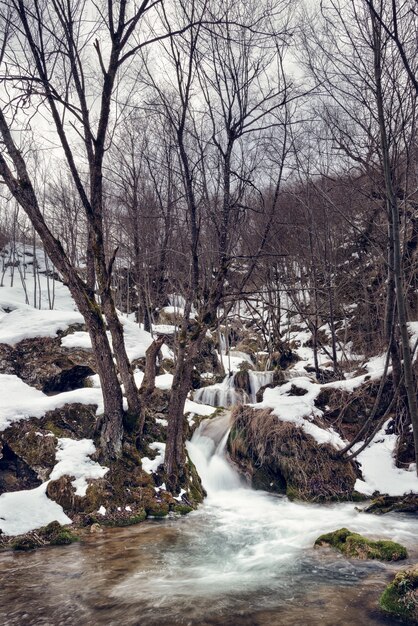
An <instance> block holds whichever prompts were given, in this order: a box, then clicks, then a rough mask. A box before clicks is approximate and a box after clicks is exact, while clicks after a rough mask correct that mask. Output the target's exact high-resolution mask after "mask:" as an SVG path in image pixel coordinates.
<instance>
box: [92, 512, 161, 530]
mask: <svg viewBox="0 0 418 626" xmlns="http://www.w3.org/2000/svg"><path fill="white" fill-rule="evenodd" d="M146 517H147V513H146V511H145V509H139V510H138V511H137V512H136V513H134V515H130V516H129V517H116V518H115V519H106V520H102V524H103V525H104V526H111V527H117V528H118V527H123V526H134V525H135V524H140V523H141V522H143V521H144V520H145V519H146ZM155 517H158V516H155Z"/></svg>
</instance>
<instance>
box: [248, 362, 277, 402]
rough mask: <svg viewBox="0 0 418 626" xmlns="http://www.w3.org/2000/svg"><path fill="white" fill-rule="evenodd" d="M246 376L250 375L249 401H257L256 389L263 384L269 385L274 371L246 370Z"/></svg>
mask: <svg viewBox="0 0 418 626" xmlns="http://www.w3.org/2000/svg"><path fill="white" fill-rule="evenodd" d="M248 376H249V377H250V388H251V402H252V403H255V402H257V391H259V389H261V387H264V386H265V385H270V384H271V383H272V382H273V378H274V372H272V371H267V372H255V371H254V370H248Z"/></svg>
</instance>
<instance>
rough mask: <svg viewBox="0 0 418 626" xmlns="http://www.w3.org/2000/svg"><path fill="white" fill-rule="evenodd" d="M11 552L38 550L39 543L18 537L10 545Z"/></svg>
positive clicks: (33, 539) (24, 537) (31, 538)
mask: <svg viewBox="0 0 418 626" xmlns="http://www.w3.org/2000/svg"><path fill="white" fill-rule="evenodd" d="M11 547H12V550H16V551H17V550H24V551H27V550H35V549H36V548H39V542H38V541H36V539H35V538H34V537H30V536H29V537H27V536H25V535H23V537H19V538H18V539H16V540H15V541H12V543H11Z"/></svg>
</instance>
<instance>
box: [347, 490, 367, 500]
mask: <svg viewBox="0 0 418 626" xmlns="http://www.w3.org/2000/svg"><path fill="white" fill-rule="evenodd" d="M351 499H352V500H353V502H364V501H365V500H368V496H365V495H364V494H363V493H360V492H359V491H353V493H352V494H351Z"/></svg>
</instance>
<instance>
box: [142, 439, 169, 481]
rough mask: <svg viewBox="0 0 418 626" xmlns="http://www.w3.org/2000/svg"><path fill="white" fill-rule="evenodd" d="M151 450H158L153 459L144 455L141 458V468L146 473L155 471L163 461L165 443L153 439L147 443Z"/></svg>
mask: <svg viewBox="0 0 418 626" xmlns="http://www.w3.org/2000/svg"><path fill="white" fill-rule="evenodd" d="M149 447H150V448H151V450H156V451H157V452H158V454H157V456H156V457H155V459H150V458H149V457H147V456H145V457H143V459H142V469H143V470H144V472H147V474H152V472H156V471H157V469H158V468H159V466H160V465H162V464H163V463H164V457H165V443H161V442H160V441H154V442H153V443H150V444H149Z"/></svg>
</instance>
